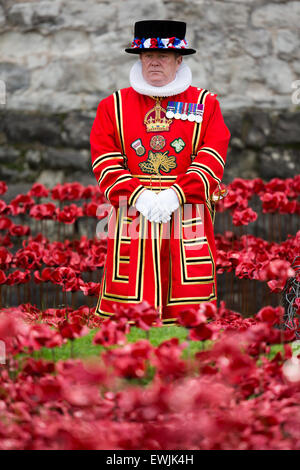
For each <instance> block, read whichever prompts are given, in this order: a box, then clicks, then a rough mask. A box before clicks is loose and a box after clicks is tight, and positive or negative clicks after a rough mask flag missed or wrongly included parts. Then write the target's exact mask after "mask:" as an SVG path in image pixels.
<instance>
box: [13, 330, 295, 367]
mask: <svg viewBox="0 0 300 470" xmlns="http://www.w3.org/2000/svg"><path fill="white" fill-rule="evenodd" d="M97 331H98V329H95V330H91V331H90V332H89V334H87V335H86V336H83V337H81V338H77V339H76V340H74V341H70V340H68V342H67V343H66V344H64V345H62V346H60V347H55V348H51V349H50V348H42V349H41V350H40V351H35V352H34V353H33V356H34V357H35V358H43V359H46V360H51V361H52V360H54V361H58V360H66V359H69V358H71V357H73V358H87V357H90V356H99V354H100V352H101V351H104V350H106V349H107V348H105V347H103V346H100V345H95V344H93V342H92V340H93V337H94V336H95V334H96V333H97ZM187 333H188V330H187V329H186V328H184V327H181V326H174V325H171V326H163V327H161V328H151V329H150V330H149V331H148V332H146V331H144V330H141V329H140V328H136V327H131V330H130V333H129V334H128V335H127V340H128V342H130V343H134V342H136V341H138V340H140V339H148V340H149V341H150V343H151V344H152V345H153V346H158V345H159V344H161V343H162V342H163V341H166V340H169V339H171V338H175V337H176V338H178V339H179V342H180V343H182V342H184V341H186V339H187ZM211 344H212V341H204V342H202V341H189V342H188V347H187V348H185V349H184V350H183V353H182V357H183V358H187V357H192V356H193V355H194V354H195V353H196V352H198V351H202V350H203V349H207V348H209V347H210V346H211ZM116 347H119V346H118V345H114V346H110V347H109V349H112V348H116ZM297 348H298V349H296V348H295V347H294V346H293V351H294V354H295V351H298V354H299V353H300V346H299V344H298V345H297ZM283 350H284V349H283V345H281V344H273V345H271V351H270V353H269V354H268V355H267V356H268V358H269V359H272V358H273V357H274V356H275V354H276V353H277V352H278V351H283ZM22 356H24V355H22Z"/></svg>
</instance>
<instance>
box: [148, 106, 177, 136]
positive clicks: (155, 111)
mask: <svg viewBox="0 0 300 470" xmlns="http://www.w3.org/2000/svg"><path fill="white" fill-rule="evenodd" d="M172 122H173V121H172V119H167V118H166V110H165V109H164V108H163V107H162V106H161V105H160V102H159V100H157V101H156V103H155V106H154V108H152V109H150V111H148V113H147V114H146V116H145V118H144V124H146V129H147V132H164V131H168V130H169V127H170V125H171V124H172Z"/></svg>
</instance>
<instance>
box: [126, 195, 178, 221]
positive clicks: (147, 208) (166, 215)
mask: <svg viewBox="0 0 300 470" xmlns="http://www.w3.org/2000/svg"><path fill="white" fill-rule="evenodd" d="M179 206H180V203H179V200H178V197H177V194H176V192H175V191H173V189H171V188H168V189H164V190H163V191H161V192H160V193H158V194H156V193H155V192H154V191H149V190H148V189H147V190H146V191H143V192H142V194H141V195H140V196H139V197H138V198H137V201H136V203H135V207H136V209H137V210H138V211H139V212H141V213H142V214H143V215H144V216H145V217H146V219H148V220H149V221H150V222H163V223H165V222H168V221H169V220H170V218H171V214H172V212H173V211H175V210H176V209H178V207H179Z"/></svg>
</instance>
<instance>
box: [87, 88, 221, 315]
mask: <svg viewBox="0 0 300 470" xmlns="http://www.w3.org/2000/svg"><path fill="white" fill-rule="evenodd" d="M216 96H217V95H216V94H214V93H210V92H209V91H208V90H204V89H201V88H196V87H192V86H190V87H189V88H188V89H187V90H186V91H184V92H182V93H180V94H178V95H176V96H172V97H167V98H159V99H158V98H154V97H150V96H146V95H142V94H139V93H137V92H136V91H135V90H134V89H133V88H131V87H130V88H124V89H122V90H119V91H118V92H116V93H114V94H112V95H110V96H108V97H107V98H105V99H103V100H102V101H100V103H99V105H98V109H97V114H96V118H95V120H94V123H93V126H92V129H91V135H90V143H91V155H92V167H93V171H94V174H95V177H96V179H97V181H98V184H99V187H100V190H101V192H103V193H104V195H105V197H106V199H107V200H108V202H109V203H110V204H111V205H112V208H111V211H110V215H109V224H108V251H107V257H106V262H105V265H104V271H103V277H102V282H101V289H100V295H99V299H98V303H97V306H96V313H98V314H100V315H101V316H103V317H105V316H109V315H111V314H113V313H114V311H115V310H114V308H117V307H118V306H121V305H122V306H133V305H136V304H138V303H140V302H142V301H143V300H147V301H148V302H149V304H150V305H152V306H154V307H155V308H157V310H158V311H159V312H160V314H161V318H162V320H163V321H164V323H172V322H173V321H174V319H176V317H177V316H178V313H179V312H180V311H181V310H183V309H185V308H189V307H194V308H195V307H197V306H199V304H200V303H201V302H205V301H211V302H214V303H215V302H216V298H217V285H216V249H215V240H214V234H213V217H212V215H213V207H212V205H211V195H212V193H213V192H214V190H215V189H216V188H217V186H218V183H219V182H220V181H221V179H222V176H223V171H224V165H225V160H226V153H227V147H228V143H229V139H230V132H229V130H228V128H227V127H226V125H225V123H224V120H223V116H222V114H221V110H220V105H219V102H218V100H217V99H216ZM170 101H176V102H183V103H203V105H204V114H203V121H202V123H196V122H190V121H189V120H181V119H174V118H173V119H168V118H166V113H165V111H166V109H167V105H168V102H170ZM156 103H157V106H156V108H154V107H155V104H156ZM161 108H162V109H161ZM169 187H172V188H173V189H175V191H176V193H177V195H178V197H179V200H180V203H181V205H180V207H179V208H178V209H177V210H176V211H174V212H173V213H172V215H171V220H170V222H168V223H155V222H150V221H148V220H147V219H146V218H145V217H144V216H143V215H142V214H140V213H139V212H138V211H137V210H136V209H135V208H134V207H133V205H134V204H135V202H136V200H137V198H138V196H139V195H140V194H141V193H142V192H143V191H145V190H146V189H147V188H149V189H151V190H153V191H156V192H158V191H160V190H163V189H166V188H169Z"/></svg>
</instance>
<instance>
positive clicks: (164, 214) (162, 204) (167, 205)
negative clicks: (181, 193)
mask: <svg viewBox="0 0 300 470" xmlns="http://www.w3.org/2000/svg"><path fill="white" fill-rule="evenodd" d="M157 197H158V200H159V208H160V215H161V220H160V221H162V222H167V220H170V218H171V214H172V212H174V211H175V210H176V209H178V207H179V206H180V202H179V199H178V196H177V194H176V192H175V191H174V190H173V189H172V188H168V189H164V190H163V191H161V192H160V193H158V195H157Z"/></svg>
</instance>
